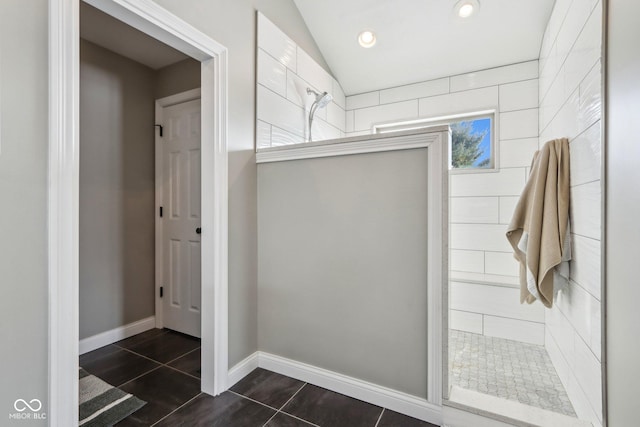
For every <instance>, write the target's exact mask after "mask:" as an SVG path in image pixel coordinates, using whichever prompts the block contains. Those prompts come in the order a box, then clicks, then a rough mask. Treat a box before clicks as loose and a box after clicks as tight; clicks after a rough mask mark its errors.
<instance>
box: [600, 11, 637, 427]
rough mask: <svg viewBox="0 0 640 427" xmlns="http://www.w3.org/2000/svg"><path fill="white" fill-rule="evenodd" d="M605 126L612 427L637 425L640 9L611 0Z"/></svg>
mask: <svg viewBox="0 0 640 427" xmlns="http://www.w3.org/2000/svg"><path fill="white" fill-rule="evenodd" d="M608 3H609V22H608V26H609V28H608V37H609V39H608V45H607V47H608V58H607V59H608V73H609V75H608V76H607V81H606V84H607V90H608V96H607V108H608V113H607V116H608V117H607V123H606V129H607V133H606V145H607V147H606V179H605V182H606V189H607V190H606V191H607V196H606V197H607V200H606V204H605V206H606V210H607V219H606V227H607V228H606V230H607V238H606V259H607V272H606V283H607V299H606V304H607V375H608V392H609V426H612V427H618V426H620V427H622V426H631V425H637V424H638V383H640V367H639V365H638V361H639V360H640V342H639V341H638V325H639V324H640V311H638V301H640V287H639V286H638V251H637V248H638V244H640V227H638V218H639V217H640V192H639V191H638V183H639V182H640V168H638V159H640V144H639V143H638V116H639V114H640V81H639V80H638V76H640V50H638V44H637V41H638V40H640V27H639V26H638V15H640V3H639V2H635V1H619V0H610V1H609V2H608Z"/></svg>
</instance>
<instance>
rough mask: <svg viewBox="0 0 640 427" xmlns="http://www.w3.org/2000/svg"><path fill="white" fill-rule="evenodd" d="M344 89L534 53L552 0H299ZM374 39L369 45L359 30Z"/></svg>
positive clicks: (435, 75)
mask: <svg viewBox="0 0 640 427" xmlns="http://www.w3.org/2000/svg"><path fill="white" fill-rule="evenodd" d="M294 1H295V4H296V6H297V7H298V9H299V10H300V13H301V14H302V17H303V18H304V20H305V22H306V24H307V26H308V27H309V30H310V31H311V34H312V35H313V37H314V39H315V41H316V43H317V44H318V47H319V48H320V51H321V52H322V54H323V56H324V58H325V60H326V61H327V64H328V65H329V67H330V68H331V70H332V71H333V73H334V77H335V78H336V79H337V80H338V81H339V82H340V84H341V85H342V88H343V89H344V91H345V93H346V94H348V95H353V94H357V93H362V92H368V91H371V90H377V89H381V88H387V87H393V86H400V85H404V84H408V83H415V82H419V81H424V80H430V79H434V78H438V77H444V76H449V75H455V74H461V73H466V72H470V71H476V70H482V69H485V68H491V67H496V66H500V65H505V64H512V63H516V62H521V61H527V60H531V59H537V58H538V56H539V52H540V44H541V42H542V36H543V34H544V30H545V27H546V24H547V21H548V19H549V16H550V14H551V9H552V8H553V4H554V1H555V0H479V2H480V10H479V11H478V13H477V14H475V15H473V16H472V17H471V18H467V19H466V20H463V19H462V18H459V17H457V16H456V15H455V14H454V10H453V9H454V6H455V4H456V0H322V1H318V0H294ZM364 29H369V30H373V31H374V32H375V33H376V36H377V44H376V45H375V46H374V47H372V48H370V49H364V48H362V47H360V45H359V44H358V42H357V37H358V34H359V33H360V31H362V30H364Z"/></svg>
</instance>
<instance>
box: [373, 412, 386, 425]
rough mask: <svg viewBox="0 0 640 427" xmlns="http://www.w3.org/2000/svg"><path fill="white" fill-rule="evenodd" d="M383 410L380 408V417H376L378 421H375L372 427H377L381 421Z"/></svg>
mask: <svg viewBox="0 0 640 427" xmlns="http://www.w3.org/2000/svg"><path fill="white" fill-rule="evenodd" d="M384 410H385V408H382V411H381V412H380V416H379V417H378V421H376V425H374V426H373V427H378V424H380V420H381V419H382V414H384Z"/></svg>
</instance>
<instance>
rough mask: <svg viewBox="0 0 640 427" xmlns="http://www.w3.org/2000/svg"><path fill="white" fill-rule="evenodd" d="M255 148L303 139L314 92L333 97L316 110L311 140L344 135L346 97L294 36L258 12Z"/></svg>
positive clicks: (306, 131) (294, 142)
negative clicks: (328, 94)
mask: <svg viewBox="0 0 640 427" xmlns="http://www.w3.org/2000/svg"><path fill="white" fill-rule="evenodd" d="M257 60H258V64H257V67H258V75H257V84H256V87H257V89H256V90H257V95H256V97H257V99H256V103H257V109H256V117H257V120H258V121H257V135H256V136H257V138H256V147H257V148H268V147H277V146H280V145H287V144H299V143H302V142H305V141H308V139H309V137H308V135H309V129H308V117H309V109H310V108H311V104H312V103H313V101H314V100H315V96H314V95H308V94H307V88H311V89H313V90H315V91H316V92H318V93H323V92H328V93H330V94H331V95H332V96H333V101H332V102H330V103H329V104H328V105H327V106H326V107H324V108H319V109H317V110H316V113H315V115H314V120H313V126H312V137H313V140H314V141H321V140H325V139H336V138H341V137H344V135H345V112H344V108H345V96H344V92H343V91H342V87H341V86H340V84H339V83H338V82H337V81H336V79H334V78H333V76H331V74H329V73H328V72H327V71H325V70H324V68H322V67H321V66H320V65H318V63H317V62H316V61H314V60H313V58H311V56H309V54H308V53H306V52H305V51H304V50H303V49H302V48H300V47H299V46H298V45H297V44H296V42H295V41H293V40H292V39H291V38H289V37H288V36H287V35H286V34H285V33H284V32H283V31H282V30H280V29H279V28H278V27H277V26H276V25H275V24H273V23H272V22H271V21H270V20H269V19H268V18H267V17H265V16H264V15H263V14H262V13H258V52H257Z"/></svg>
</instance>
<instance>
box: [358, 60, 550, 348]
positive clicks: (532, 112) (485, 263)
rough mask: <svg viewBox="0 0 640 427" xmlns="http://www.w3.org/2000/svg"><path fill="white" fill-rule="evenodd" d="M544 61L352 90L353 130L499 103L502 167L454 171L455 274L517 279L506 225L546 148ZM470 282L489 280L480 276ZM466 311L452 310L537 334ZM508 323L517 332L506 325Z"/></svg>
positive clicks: (469, 322)
mask: <svg viewBox="0 0 640 427" xmlns="http://www.w3.org/2000/svg"><path fill="white" fill-rule="evenodd" d="M538 68H539V64H538V61H529V62H524V63H520V64H514V65H508V66H505V67H499V68H494V69H490V70H482V71H478V72H474V73H468V74H464V75H459V76H451V77H445V78H442V79H437V80H430V81H426V82H419V83H415V84H411V85H406V86H400V87H394V88H388V89H382V90H379V91H373V92H367V93H362V94H358V95H354V96H348V97H347V102H346V105H347V111H346V114H347V115H346V124H345V129H346V131H347V136H355V135H359V134H366V133H368V132H371V131H372V128H373V126H374V125H376V124H383V123H391V122H394V121H396V122H397V121H403V120H412V119H416V118H424V119H427V118H435V117H442V116H446V115H451V114H464V113H474V112H479V111H486V110H494V111H495V113H496V146H495V149H496V150H497V154H498V169H497V170H494V171H490V172H478V173H463V174H452V175H451V177H450V195H451V207H450V215H451V252H450V268H451V271H452V276H453V277H458V278H460V279H461V280H462V279H464V280H465V281H466V280H469V281H478V282H485V281H494V282H495V283H510V284H514V283H517V278H516V277H515V276H516V275H517V272H518V265H517V262H516V261H515V260H514V259H513V257H512V256H511V255H510V252H511V249H510V246H509V244H508V243H507V240H506V238H505V231H506V224H508V223H509V222H510V221H511V214H512V213H513V209H514V207H515V204H516V202H517V200H518V197H519V196H520V193H521V192H522V189H523V188H524V184H525V182H526V177H527V168H528V167H529V165H530V164H531V159H532V156H533V153H534V152H535V151H536V150H537V149H538V104H539V102H538V92H539V87H538ZM416 103H417V111H416ZM469 286H471V287H473V286H477V287H478V289H479V290H483V289H485V288H486V286H485V285H482V284H480V283H478V284H475V285H474V284H470V285H469ZM512 291H513V289H511V290H509V291H508V292H509V293H510V294H514V295H515V296H514V298H513V299H512V300H506V299H504V300H503V302H504V304H508V305H514V306H519V297H518V296H517V292H516V293H514V292H512ZM452 308H454V307H453V306H452ZM463 313H468V312H465V311H464V310H460V309H457V310H453V311H452V316H453V319H455V320H452V325H453V327H456V328H460V329H461V330H465V331H468V332H477V333H485V334H488V333H489V334H491V333H494V334H496V335H495V336H500V337H506V336H510V337H511V338H516V339H520V340H521V341H524V342H531V340H532V338H531V335H530V334H529V332H530V328H529V329H527V328H518V327H504V328H503V327H502V326H503V325H505V324H506V325H517V323H515V324H513V323H512V324H509V322H508V321H507V322H506V323H505V322H494V323H493V324H492V325H496V326H495V327H489V328H485V327H484V326H483V324H482V319H483V317H482V316H484V315H478V314H477V313H475V314H476V315H467V314H463ZM506 318H508V316H506ZM515 320H520V319H515ZM474 322H475V323H474ZM461 325H464V327H463V326H461ZM507 329H508V330H509V331H510V332H505V331H506V330H507ZM534 329H535V330H536V331H537V332H536V333H537V335H535V336H536V338H535V339H534V341H536V342H537V343H540V344H542V343H543V337H544V326H543V324H542V318H540V320H539V323H538V324H537V325H536V326H535V327H534ZM518 331H520V333H518ZM513 334H516V335H513Z"/></svg>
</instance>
